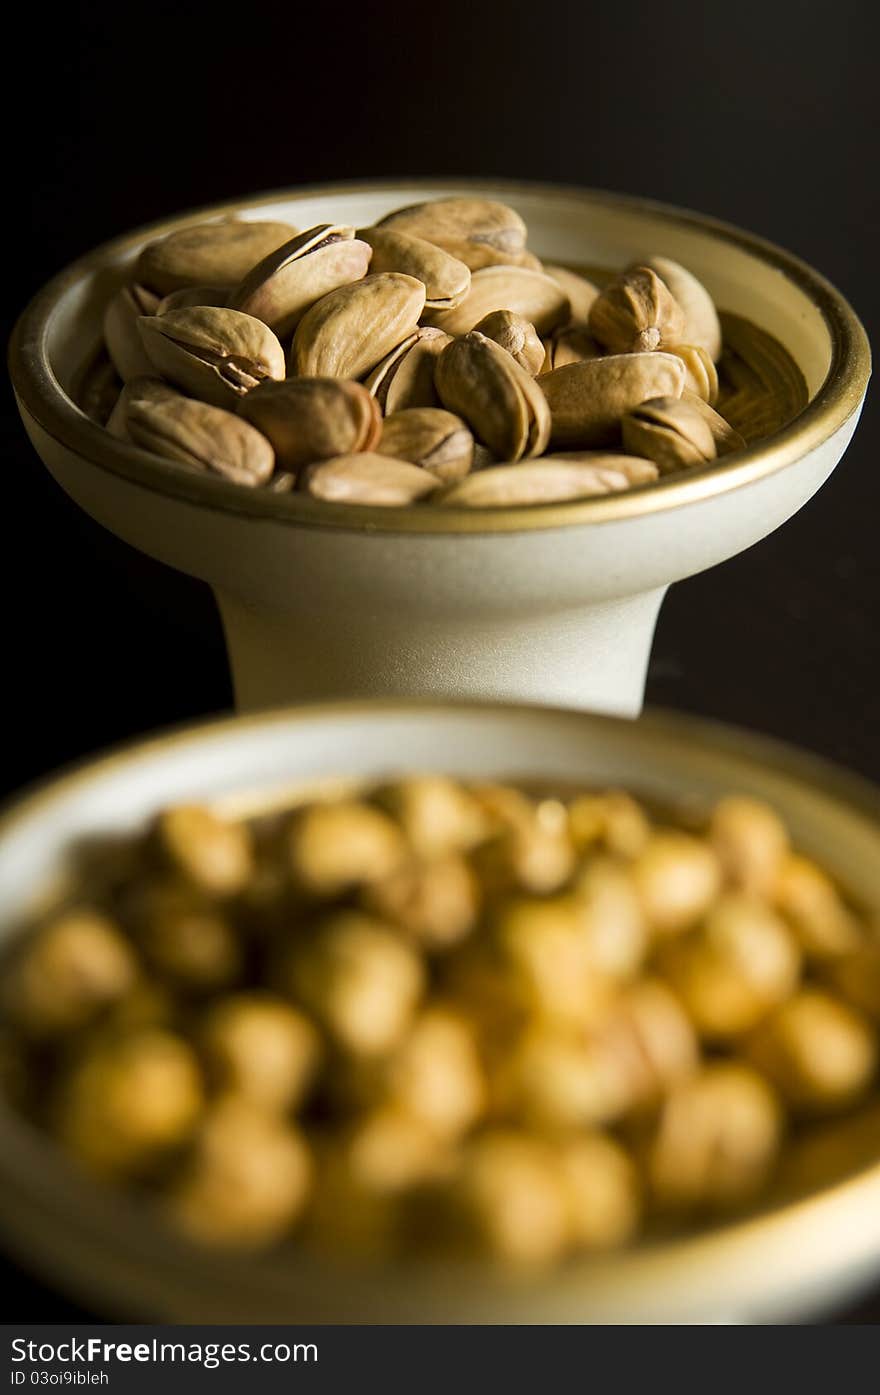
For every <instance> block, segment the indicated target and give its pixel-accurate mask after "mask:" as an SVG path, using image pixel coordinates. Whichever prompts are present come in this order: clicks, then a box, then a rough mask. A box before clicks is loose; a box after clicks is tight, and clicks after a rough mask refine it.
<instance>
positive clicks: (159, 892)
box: [137, 882, 243, 991]
mask: <svg viewBox="0 0 880 1395" xmlns="http://www.w3.org/2000/svg"><path fill="white" fill-rule="evenodd" d="M137 919H138V921H139V924H138V932H137V938H138V943H139V945H140V947H141V950H142V952H143V955H144V958H145V959H146V960H147V962H148V963H149V964H150V966H151V967H152V968H153V969H155V970H156V971H157V972H158V973H160V974H162V975H165V976H167V977H168V978H170V979H171V980H172V981H174V982H175V983H177V984H178V985H179V986H180V987H181V988H189V989H194V990H201V991H206V990H208V989H211V988H227V987H229V986H230V985H231V984H232V983H234V982H235V980H236V979H237V978H238V977H239V975H240V974H241V971H242V961H243V955H242V949H241V944H240V942H239V938H238V935H237V934H236V932H235V929H234V928H233V926H232V924H231V922H230V921H229V919H228V917H227V916H226V915H225V914H224V912H223V911H222V910H221V909H220V908H219V907H218V906H217V905H216V903H213V904H212V903H211V902H210V901H208V900H206V899H205V897H204V896H203V895H202V894H200V893H199V892H198V891H195V890H194V889H193V888H192V887H190V886H187V885H186V883H183V882H166V883H163V884H160V885H159V886H155V887H151V888H149V889H148V891H147V892H146V894H145V895H144V896H143V898H142V902H141V905H140V906H139V907H138V908H137Z"/></svg>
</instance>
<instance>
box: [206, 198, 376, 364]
mask: <svg viewBox="0 0 880 1395" xmlns="http://www.w3.org/2000/svg"><path fill="white" fill-rule="evenodd" d="M370 256H371V253H370V248H369V247H368V246H367V244H366V243H365V242H362V241H360V240H359V239H358V238H356V237H355V235H354V228H349V227H345V226H342V225H340V224H337V223H321V224H319V225H318V226H317V227H314V228H309V229H308V231H307V232H302V233H300V234H299V235H298V236H297V237H294V238H292V239H291V241H290V242H285V243H284V245H283V246H282V247H277V248H276V249H275V250H274V251H272V252H270V253H269V254H268V256H266V257H263V259H262V261H260V262H258V263H257V265H256V266H255V267H253V268H252V270H251V271H249V272H248V274H247V276H245V277H244V279H243V280H242V281H241V282H240V283H239V285H238V286H236V288H235V290H234V291H233V292H232V294H231V295H230V296H229V299H228V301H227V304H228V305H229V306H231V308H232V309H233V310H244V311H245V312H246V314H248V315H256V317H257V319H258V320H262V321H263V322H264V323H265V324H267V325H269V327H270V329H273V330H274V331H275V333H276V334H277V335H278V337H279V339H286V338H287V336H288V335H289V334H292V333H293V331H294V330H295V329H296V326H297V325H298V324H299V322H300V320H301V319H302V317H303V315H304V314H305V313H306V311H307V310H308V309H309V307H310V306H312V305H314V304H315V301H317V300H320V299H321V297H322V296H325V295H329V293H330V292H331V291H335V290H336V289H337V287H339V286H345V285H347V284H348V283H349V282H351V281H359V280H360V279H361V277H362V276H365V275H366V272H367V267H368V266H369V264H370Z"/></svg>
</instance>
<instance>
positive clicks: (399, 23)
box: [0, 0, 880, 1321]
mask: <svg viewBox="0 0 880 1395" xmlns="http://www.w3.org/2000/svg"><path fill="white" fill-rule="evenodd" d="M236 10H237V11H238V15H237V17H235V18H234V17H233V15H232V13H231V12H229V11H227V10H226V8H225V7H222V6H220V5H215V6H209V5H205V4H201V5H198V6H186V5H185V4H182V3H177V4H167V3H160V2H159V0H156V2H155V3H153V4H152V5H151V6H149V7H146V6H143V7H141V6H137V7H133V6H129V7H125V6H124V4H123V3H122V0H117V3H116V4H115V5H110V4H107V3H97V4H89V5H85V4H80V5H76V4H71V5H68V6H67V7H66V8H64V9H63V10H62V9H60V8H59V9H58V10H55V9H54V7H53V10H52V11H47V10H46V9H44V8H43V7H34V6H32V7H31V9H30V11H29V12H27V13H25V14H23V15H21V16H20V17H19V19H18V21H17V26H18V27H17V30H16V34H15V39H14V41H11V42H9V43H8V44H7V49H6V59H7V62H6V65H5V66H6V80H7V84H8V85H7V86H6V92H7V102H6V105H7V108H8V110H7V116H6V122H5V126H6V140H5V142H4V164H5V167H6V181H5V182H6V188H7V195H8V200H9V201H8V203H7V208H6V215H5V220H4V221H5V225H6V232H7V236H8V244H9V245H8V252H7V261H6V265H7V275H6V276H5V277H4V278H3V284H4V294H5V296H6V298H7V301H8V304H6V305H4V314H8V316H9V320H10V323H11V320H12V317H13V316H14V315H15V313H16V312H17V310H18V309H20V307H21V305H22V304H23V303H24V301H25V299H26V298H27V296H29V295H30V294H31V293H32V292H33V291H35V290H36V289H37V288H38V287H39V285H40V284H41V283H42V281H44V280H45V279H46V278H47V277H48V276H50V275H51V274H52V273H53V272H55V271H56V270H58V269H59V268H60V267H61V266H62V265H63V264H64V263H66V262H67V261H69V260H71V259H72V258H73V257H75V256H77V255H78V254H80V253H81V252H84V251H86V250H87V249H88V248H89V247H90V246H92V245H93V244H95V243H97V242H100V241H103V240H104V239H106V238H108V237H110V236H112V235H113V234H115V233H118V232H122V231H124V230H125V229H126V228H127V227H129V226H131V225H134V224H137V223H140V222H145V221H148V220H150V219H153V218H158V217H160V216H162V215H164V214H170V213H173V212H175V211H177V210H178V209H180V208H185V207H187V206H190V205H198V204H201V203H205V202H210V201H211V200H214V199H222V198H227V197H233V196H235V195H236V194H244V193H248V192H252V191H258V190H260V189H266V188H277V187H281V186H283V185H287V184H295V183H300V182H309V181H316V180H322V179H327V180H340V179H345V178H353V177H358V176H369V175H381V174H387V175H419V174H423V175H447V174H456V173H459V174H469V175H476V176H479V175H486V176H487V177H489V176H493V175H510V176H515V177H518V178H529V177H531V178H537V179H544V180H560V181H564V182H570V183H581V184H589V185H597V186H605V187H607V188H611V189H619V190H625V191H629V192H634V193H641V194H645V195H649V196H652V197H655V198H660V199H666V200H668V201H670V202H673V203H678V204H681V205H684V206H689V207H692V208H695V209H699V210H701V211H704V212H708V213H712V214H715V215H717V216H719V217H722V218H726V219H729V220H730V221H732V222H735V223H739V224H742V225H743V226H745V227H747V228H749V229H751V230H753V231H756V232H759V233H761V234H763V235H764V236H766V237H769V238H771V239H773V240H775V241H777V242H780V243H782V244H783V245H785V246H787V247H788V248H790V249H791V250H792V251H794V252H796V253H798V254H799V255H800V256H802V257H804V258H805V259H806V260H808V261H809V262H812V263H813V264H814V265H816V266H818V267H819V268H820V269H821V270H822V271H823V272H824V273H825V274H826V275H827V276H828V277H829V278H830V279H831V280H833V281H834V282H836V284H837V285H838V286H839V287H840V288H841V289H842V290H843V291H844V293H845V294H846V295H848V296H849V298H850V299H851V300H852V302H853V303H854V305H855V307H856V309H857V310H858V311H859V312H860V314H861V315H862V317H863V318H864V320H865V322H866V323H867V326H868V330H869V333H870V332H871V331H872V328H873V327H876V326H878V325H880V273H878V267H877V250H876V249H877V244H878V237H877V234H878V221H880V220H878V213H880V201H878V189H877V154H876V152H877V145H878V134H880V131H878V126H877V121H876V112H877V105H878V102H877V68H876V56H875V46H874V43H873V35H872V33H871V20H872V18H873V16H872V10H873V6H872V5H871V3H870V0H835V3H834V4H833V5H828V4H821V5H820V4H819V3H817V0H801V2H800V3H797V2H796V0H787V2H786V3H774V0H769V3H768V0H764V3H755V0H740V3H738V4H735V5H727V4H725V5H722V4H719V3H714V2H713V0H706V2H705V3H703V4H693V3H683V2H682V0H679V3H677V4H667V5H658V4H656V3H652V4H647V3H639V0H630V2H629V3H627V4H608V3H604V4H595V3H575V2H574V0H556V3H555V4H552V5H551V4H548V3H546V0H532V2H531V3H529V4H525V3H522V0H507V2H506V3H501V0H490V3H486V2H485V0H435V3H433V4H428V3H424V0H422V3H419V0H410V3H409V4H408V5H407V4H404V3H401V0H397V3H389V0H361V3H360V4H358V5H357V6H354V5H350V4H348V3H344V0H332V2H331V3H322V2H321V0H317V2H316V0H313V3H312V5H311V6H306V5H305V4H303V3H298V4H289V3H288V4H285V5H279V4H277V3H268V2H267V3H264V4H263V5H261V6H256V5H252V6H238V7H236ZM50 15H51V18H50ZM16 70H18V73H17V78H18V80H17V81H16ZM10 271H12V274H9V273H10ZM7 407H8V410H7V411H6V412H5V413H4V416H3V422H2V429H3V441H2V444H3V452H2V472H3V494H2V499H3V519H4V526H3V532H2V539H3V542H2V547H0V566H2V568H3V572H4V576H3V582H4V589H3V595H4V596H5V598H6V603H5V606H4V612H5V614H4V624H5V628H6V643H5V646H4V648H5V657H6V662H7V668H6V679H5V683H4V685H3V702H4V706H5V709H6V710H5V714H4V715H5V718H6V720H5V722H4V729H5V731H6V734H7V739H6V741H5V743H4V747H5V749H4V758H3V763H2V775H0V782H2V785H3V787H4V788H5V789H7V790H9V791H13V790H15V789H18V788H19V787H20V786H22V785H23V784H25V783H27V782H29V781H31V780H33V779H35V778H37V777H39V776H41V775H42V774H44V773H45V772H48V771H50V770H52V769H54V768H55V767H57V766H58V765H59V764H62V763H64V762H67V761H70V760H72V759H76V758H79V757H82V756H84V755H86V754H87V753H89V752H91V751H94V750H96V749H98V748H100V747H102V746H105V745H107V744H109V743H112V742H114V741H118V740H120V739H123V738H125V737H127V736H129V735H132V734H135V733H140V732H143V731H145V730H149V729H151V728H155V727H157V726H161V725H163V724H166V723H169V722H174V721H180V720H183V719H186V718H188V717H193V716H197V715H200V714H202V713H205V712H207V711H216V710H218V709H222V708H224V707H226V706H228V705H229V703H230V687H229V680H228V675H227V672H226V667H225V660H224V654H223V645H222V636H221V632H220V626H219V621H218V618H217V616H216V613H215V610H214V607H213V603H212V600H211V597H210V595H209V593H208V592H207V590H206V589H204V588H202V587H201V586H200V585H199V584H198V583H196V582H193V581H191V580H189V579H187V578H184V577H181V576H179V575H177V574H176V573H173V572H171V571H168V570H166V569H164V568H162V567H161V566H159V565H158V564H157V563H154V562H151V561H150V560H148V559H147V558H144V557H141V556H139V555H137V554H135V553H133V552H131V551H130V550H128V549H127V548H125V547H124V546H123V545H122V544H121V543H117V542H116V540H115V539H113V538H112V537H110V536H109V535H107V534H105V533H103V532H102V531H101V530H100V529H99V528H98V527H97V526H96V525H94V524H92V523H91V522H90V521H89V520H88V519H87V518H86V517H85V516H84V515H82V514H80V513H79V512H78V511H77V510H76V509H75V508H74V507H73V505H72V504H70V503H68V501H67V500H66V499H65V498H64V497H63V496H62V494H61V493H60V491H59V490H58V489H57V488H56V487H55V485H54V484H53V483H52V482H51V480H50V479H49V477H48V475H47V474H46V473H45V472H44V471H43V469H42V468H41V466H40V465H39V463H38V461H37V458H36V456H35V455H34V454H33V452H32V451H31V449H30V447H29V445H28V443H27V441H26V439H25V437H24V433H23V431H22V429H21V427H20V425H19V423H18V420H17V417H16V415H15V411H14V406H13V403H12V399H11V395H10V396H9V397H8V398H7ZM878 447H880V418H878V413H877V411H876V408H875V407H874V406H873V405H872V403H871V402H870V401H869V404H868V407H867V408H866V412H865V416H864V419H863V422H862V425H861V427H860V429H859V431H858V433H857V436H856V439H855V442H854V444H853V445H852V447H851V448H850V450H849V453H848V454H847V456H846V458H845V461H844V464H843V466H842V467H841V469H839V470H838V471H837V473H836V474H835V475H834V476H833V478H832V480H831V481H830V483H829V484H828V485H827V486H826V487H825V488H824V489H823V490H822V492H821V493H820V495H819V496H818V497H817V498H815V499H814V500H813V501H812V502H811V503H810V504H809V505H808V506H807V507H806V508H805V509H804V510H803V511H802V512H801V513H800V514H799V515H798V516H797V517H796V518H795V519H794V520H793V521H792V522H790V523H789V524H788V525H787V526H786V527H785V528H784V529H783V530H781V531H780V532H778V533H776V534H774V535H773V536H772V537H771V538H769V539H767V540H766V541H765V542H763V543H761V544H759V545H758V546H757V547H755V548H753V549H751V551H749V552H748V553H746V554H745V555H744V556H742V557H740V558H737V559H735V560H733V561H731V562H728V563H727V564H725V565H724V566H722V567H719V568H718V569H716V570H715V571H714V572H711V573H709V574H708V575H703V576H701V577H698V578H696V579H694V580H693V581H689V582H684V583H682V584H680V585H678V586H677V587H675V588H674V589H673V591H672V593H671V594H670V596H669V598H668V599H667V601H666V604H665V606H664V609H663V612H662V615H661V619H660V624H659V629H658V633H657V639H656V645H655V650H654V657H653V660H652V664H651V670H650V676H649V684H648V697H649V701H651V702H654V703H664V704H668V705H672V706H676V707H681V708H686V709H688V710H691V711H695V712H701V713H705V714H708V715H712V716H717V717H721V718H725V719H729V720H733V721H736V722H738V723H740V724H742V725H745V726H750V727H754V728H756V729H759V730H763V731H767V732H770V733H774V734H777V735H780V736H783V737H785V738H787V739H789V740H793V741H797V742H799V743H801V744H802V745H805V746H807V747H811V748H812V749H814V750H816V751H819V752H822V753H823V754H826V755H828V756H831V757H833V758H835V759H837V760H839V761H841V762H843V763H846V764H848V765H850V766H852V767H854V768H855V769H857V770H861V771H862V772H864V773H866V774H868V775H871V776H873V777H874V778H875V779H880V742H878V730H880V722H878V697H877V679H878V656H880V644H878V638H877V618H876V617H877V602H878V595H880V584H878V583H880V562H878V552H880V549H878V546H877V539H876V535H877V527H878V505H880V488H878V483H877V479H876V472H877V470H878V468H880V466H878ZM7 1292H8V1298H7V1304H6V1313H7V1319H6V1320H7V1321H9V1320H12V1319H13V1318H19V1317H20V1318H28V1319H30V1320H31V1321H34V1320H36V1321H39V1320H41V1319H42V1320H49V1319H50V1318H60V1317H63V1316H64V1315H66V1314H67V1315H70V1316H71V1317H72V1318H75V1317H76V1312H75V1310H74V1309H73V1308H72V1307H70V1306H69V1305H67V1304H65V1302H64V1300H62V1299H60V1298H57V1297H56V1296H54V1295H53V1294H51V1293H49V1292H48V1291H47V1290H44V1289H43V1288H42V1287H41V1286H39V1285H38V1284H37V1283H31V1282H29V1281H28V1280H27V1279H26V1278H24V1277H23V1276H18V1275H16V1282H15V1285H14V1287H13V1288H11V1289H10V1290H8V1291H7ZM861 1313H862V1315H863V1317H864V1316H867V1317H868V1319H869V1320H880V1298H878V1300H877V1302H876V1303H875V1304H874V1305H873V1306H872V1305H869V1306H868V1307H866V1308H864V1309H862V1310H861Z"/></svg>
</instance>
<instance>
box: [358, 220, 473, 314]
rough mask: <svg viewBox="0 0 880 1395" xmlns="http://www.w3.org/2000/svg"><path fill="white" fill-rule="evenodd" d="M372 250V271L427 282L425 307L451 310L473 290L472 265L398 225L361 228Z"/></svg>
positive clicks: (362, 237) (359, 233)
mask: <svg viewBox="0 0 880 1395" xmlns="http://www.w3.org/2000/svg"><path fill="white" fill-rule="evenodd" d="M358 237H360V238H361V239H362V240H363V241H364V242H366V243H368V244H369V246H370V247H372V249H373V259H372V262H371V263H370V267H371V270H372V271H376V272H378V271H402V272H403V273H404V275H405V276H415V278H416V280H417V281H424V283H425V309H426V310H451V309H452V308H453V307H454V306H456V305H458V304H459V302H460V301H462V300H463V299H464V297H465V296H466V295H467V293H468V290H469V289H470V284H471V273H470V268H469V267H467V266H465V264H464V262H460V261H459V260H458V258H457V257H452V256H450V254H449V253H448V252H444V251H443V248H442V247H438V246H437V245H436V243H434V242H426V241H425V239H424V238H422V237H413V236H412V234H411V233H405V232H400V231H399V230H398V229H396V228H387V227H378V228H361V229H360V230H359V232H358Z"/></svg>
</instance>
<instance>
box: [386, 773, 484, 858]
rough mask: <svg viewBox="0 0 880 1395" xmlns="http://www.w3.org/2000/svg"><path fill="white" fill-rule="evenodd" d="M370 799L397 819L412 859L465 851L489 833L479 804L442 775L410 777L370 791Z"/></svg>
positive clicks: (471, 795) (465, 791)
mask: <svg viewBox="0 0 880 1395" xmlns="http://www.w3.org/2000/svg"><path fill="white" fill-rule="evenodd" d="M372 798H373V799H374V800H375V801H376V802H377V803H378V804H379V805H380V807H381V808H383V809H384V810H386V812H387V813H389V814H391V816H392V817H393V818H394V819H396V820H397V822H398V823H399V824H400V826H401V828H402V829H403V831H404V834H405V835H406V838H407V840H408V841H409V844H410V846H411V848H412V849H413V851H414V853H415V855H416V857H418V858H424V859H425V860H430V859H431V858H435V857H441V858H447V857H451V856H453V855H454V854H455V853H465V852H469V851H470V850H471V849H472V848H475V847H476V846H477V844H478V843H481V842H482V841H483V840H484V839H485V838H486V836H487V834H488V833H489V831H490V829H489V819H488V817H487V815H486V812H485V810H483V809H482V808H481V807H480V803H479V801H478V800H477V799H476V798H475V796H474V795H473V794H471V793H470V791H469V790H467V789H465V787H464V786H463V785H460V784H459V783H458V782H457V781H455V780H451V779H448V778H447V777H445V776H442V775H414V776H410V777H409V778H407V779H403V780H395V781H394V782H393V783H392V784H388V785H384V786H382V787H381V788H379V789H378V790H374V791H373V794H372Z"/></svg>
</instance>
